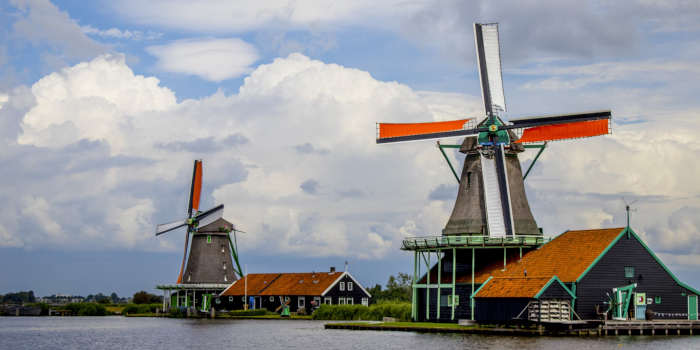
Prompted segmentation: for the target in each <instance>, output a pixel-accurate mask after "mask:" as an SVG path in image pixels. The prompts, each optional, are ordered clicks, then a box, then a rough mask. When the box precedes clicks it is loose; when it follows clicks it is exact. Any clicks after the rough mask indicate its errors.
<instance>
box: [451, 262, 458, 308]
mask: <svg viewBox="0 0 700 350" xmlns="http://www.w3.org/2000/svg"><path fill="white" fill-rule="evenodd" d="M456 276H457V249H455V248H452V319H453V320H454V319H455V285H456V283H457V281H455V278H456Z"/></svg>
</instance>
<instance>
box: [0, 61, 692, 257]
mask: <svg viewBox="0 0 700 350" xmlns="http://www.w3.org/2000/svg"><path fill="white" fill-rule="evenodd" d="M620 79H621V78H620ZM688 79H689V80H692V77H689V78H688ZM685 84H689V82H682V84H681V86H682V87H683V86H686V85H685ZM126 87H129V88H128V89H127V88H126ZM24 93H25V94H30V95H31V96H32V97H33V99H27V101H30V102H27V103H26V104H24V107H22V108H24V109H22V108H20V107H21V106H23V104H20V103H18V104H17V105H18V106H20V107H17V108H15V109H14V110H15V113H18V111H25V112H24V113H22V114H21V116H22V123H21V126H22V133H21V134H20V135H19V136H18V138H17V139H18V141H19V142H20V144H19V145H16V144H15V145H11V146H12V147H11V148H10V149H9V150H8V149H5V150H0V153H1V152H5V153H2V154H4V156H3V157H4V158H3V159H0V160H1V161H3V162H5V163H4V164H16V165H15V167H17V168H18V169H16V171H17V173H16V174H14V173H12V174H11V175H12V176H13V177H17V178H22V179H23V181H26V184H27V185H25V186H23V188H26V190H24V192H26V193H22V195H23V196H24V197H26V199H25V200H24V202H23V205H22V206H21V207H20V208H18V209H15V212H14V213H7V214H6V213H0V217H1V218H4V219H7V220H4V221H3V222H7V223H8V224H7V225H6V229H5V230H6V231H4V232H3V231H0V235H5V236H7V235H8V233H9V235H11V236H12V237H11V239H8V240H7V241H8V242H14V243H12V244H15V245H17V244H27V245H39V244H51V243H42V242H43V241H42V239H41V238H42V237H51V235H52V234H65V235H71V237H73V235H75V236H77V237H80V238H82V239H84V240H87V241H90V240H92V241H93V242H96V241H101V240H105V239H107V240H106V241H107V242H109V244H112V245H115V246H142V245H145V246H147V247H148V249H169V247H170V246H171V244H170V243H172V242H170V240H171V239H172V238H169V237H164V238H158V239H157V240H156V239H154V238H152V236H150V232H151V231H152V229H153V227H152V225H153V224H154V223H158V222H165V221H169V220H171V219H174V218H176V217H178V216H179V213H184V211H185V209H184V208H185V205H186V204H185V202H186V198H185V197H186V193H187V184H188V182H189V176H190V174H191V163H192V159H193V158H204V159H205V195H204V198H205V201H206V203H205V204H206V205H209V204H214V203H224V204H225V205H226V214H225V215H226V217H227V218H228V219H229V220H231V221H233V222H235V223H236V224H237V225H238V226H239V227H241V228H243V229H244V230H245V231H247V232H251V233H254V234H250V235H246V237H245V239H242V240H240V241H239V244H240V245H241V249H243V250H248V249H255V248H258V247H265V248H266V251H267V252H269V254H278V253H285V254H305V255H307V256H314V257H323V256H348V255H349V256H354V257H358V258H363V259H376V258H380V257H384V256H386V255H387V254H392V253H393V252H397V248H398V247H399V244H400V240H401V239H402V238H403V237H405V236H423V235H430V234H438V233H439V232H440V230H441V229H442V228H443V226H444V224H445V222H446V221H447V218H448V217H449V214H450V212H451V210H452V204H453V203H452V201H451V200H449V189H450V188H453V189H454V178H453V177H452V175H451V174H450V171H449V169H448V168H447V166H446V164H444V160H443V159H442V157H441V156H440V154H439V152H438V151H437V150H436V149H435V147H434V145H432V144H430V143H423V142H414V143H405V144H400V145H376V144H375V140H374V138H375V122H377V121H387V122H412V121H416V122H417V121H430V120H444V119H451V118H455V117H463V116H468V115H478V114H479V113H480V112H481V108H482V107H481V105H480V98H479V97H477V96H469V95H464V94H452V93H438V92H429V91H415V90H413V89H411V88H409V87H408V86H405V85H402V84H399V83H396V82H383V81H378V80H376V79H375V78H373V77H372V76H371V75H370V74H369V73H367V72H365V71H361V70H358V69H351V68H347V67H343V66H340V65H337V64H328V63H324V62H321V61H317V60H312V59H310V58H308V57H306V56H303V55H300V54H292V55H289V56H288V57H285V58H278V59H275V60H274V61H272V62H271V63H269V64H264V65H260V66H258V67H257V68H256V69H255V70H254V71H253V72H251V73H250V74H249V75H248V76H247V77H246V78H245V79H244V83H243V85H242V86H241V88H240V90H239V92H238V93H235V94H231V95H225V94H223V93H222V92H216V93H214V94H213V95H211V96H208V97H206V98H202V99H197V100H184V101H181V102H179V103H178V102H177V101H176V100H175V98H174V95H173V94H172V92H171V91H170V90H169V89H167V88H166V87H163V86H160V84H159V82H158V81H157V80H155V79H154V78H150V77H142V76H138V75H135V74H133V72H132V71H131V70H130V69H129V67H128V66H127V65H126V63H125V62H124V60H123V57H120V56H102V57H99V58H96V59H94V60H92V61H90V62H85V63H81V64H79V65H76V66H74V67H70V68H67V69H64V70H62V71H60V72H56V73H54V74H51V75H49V76H47V77H45V78H43V79H41V80H40V81H38V82H37V83H36V84H34V86H32V88H31V91H29V90H26V89H25V90H24ZM539 93H541V91H537V90H532V89H529V90H528V89H518V94H519V95H522V96H521V97H519V98H522V99H528V100H531V102H532V103H537V102H538V101H539V100H538V98H537V97H536V95H537V94H539ZM654 94H655V91H654V89H648V90H640V89H637V90H636V91H634V92H633V93H632V92H629V91H621V90H619V89H615V88H606V89H601V90H596V91H594V92H587V93H581V94H577V95H576V96H569V97H567V96H566V95H567V94H566V92H563V91H560V92H557V93H555V94H553V95H549V96H547V98H548V100H547V101H549V102H550V103H552V101H554V102H555V103H554V104H552V105H551V106H548V107H553V108H564V107H566V108H573V107H576V106H578V105H582V106H586V105H588V103H590V101H596V100H597V101H601V102H599V103H610V106H611V107H612V108H613V110H614V115H615V116H618V115H620V116H625V115H630V114H631V115H639V116H641V117H643V119H644V123H638V124H627V125H624V126H621V125H617V124H616V125H614V126H613V127H614V129H615V130H614V131H615V132H614V133H613V135H611V136H605V137H599V138H594V139H588V140H580V141H576V142H561V143H555V144H552V145H551V146H550V147H548V148H547V150H546V151H545V153H543V155H542V157H541V158H540V159H539V160H538V163H537V165H536V166H535V168H534V169H533V172H532V173H531V174H530V175H529V177H528V179H527V182H526V185H527V191H528V195H529V196H530V202H531V205H532V208H533V213H534V214H535V217H536V219H537V220H538V223H539V224H540V226H542V227H544V228H545V232H546V233H547V234H557V233H559V232H562V231H563V230H565V229H574V228H594V227H609V226H613V225H620V224H622V223H624V211H623V207H622V205H621V204H620V199H619V198H620V197H621V196H622V195H626V196H629V194H634V195H635V196H638V197H639V198H641V199H642V200H641V201H640V202H638V203H639V212H638V214H636V215H637V217H636V218H635V219H634V221H633V223H634V227H635V229H637V231H638V232H640V234H642V235H643V237H644V238H645V239H646V240H647V242H649V243H650V245H651V246H652V247H654V248H655V249H656V248H658V249H659V250H660V251H661V252H662V253H667V252H674V251H676V252H682V253H683V254H685V255H687V256H693V255H694V254H697V251H698V245H697V244H695V243H693V242H692V241H690V240H688V239H687V237H690V235H691V234H692V232H693V230H695V228H696V227H697V224H698V223H697V222H695V221H697V220H695V221H694V219H693V218H694V217H696V216H700V215H695V214H696V213H697V210H698V209H697V208H699V207H700V206H699V205H698V204H697V203H698V198H700V187H698V184H697V181H695V177H694V174H698V173H700V168H698V165H697V162H695V158H696V154H697V153H698V151H700V144H699V143H698V139H697V137H696V135H695V134H694V132H693V130H697V129H698V128H700V125H699V124H698V123H700V122H699V120H700V118H698V115H699V114H698V110H697V108H695V109H694V108H691V107H689V106H685V107H683V108H682V109H681V108H680V107H678V108H676V109H668V106H667V105H661V106H657V107H654V105H655V104H656V102H657V100H655V99H654V98H653V96H654ZM13 96H15V95H13V94H10V95H9V98H8V101H7V102H6V103H5V104H4V105H3V106H4V107H3V109H1V110H0V113H4V112H5V111H6V107H7V106H10V105H13V103H15V101H14V97H13ZM143 96H148V98H142V97H143ZM31 101H33V102H31ZM572 101H573V102H572ZM633 102H636V103H633ZM516 104H517V102H516ZM674 106H678V105H674ZM13 108H14V107H13ZM7 110H9V109H7ZM50 111H52V112H53V113H51V112H50ZM81 111H89V112H86V113H82V112H81ZM668 125H683V126H684V128H669V127H668ZM105 126H107V127H105ZM224 145H227V146H226V147H224ZM320 150H327V151H328V153H325V152H320ZM8 152H9V153H8ZM321 154H328V155H329V156H318V155H321ZM331 155H332V156H331ZM533 156H534V154H533V153H532V152H526V153H525V154H523V155H522V156H521V161H523V163H524V164H526V163H527V162H528V161H530V160H531V159H532V157H533ZM99 157H106V158H108V159H109V160H110V161H109V162H107V163H104V164H103V165H99V166H94V167H91V166H90V164H92V162H96V160H95V159H97V158H99ZM77 159H85V160H86V162H87V163H86V164H79V163H80V162H78V161H77ZM457 160H458V161H459V158H458V159H457ZM95 164H98V163H95ZM100 164H101V163H100ZM3 168H5V167H3ZM28 169H31V171H30V170H28ZM20 174H22V175H20ZM319 184H322V186H321V185H319ZM207 186H208V187H207ZM309 194H313V195H309ZM15 195H17V192H16V191H15V190H13V189H10V188H2V192H0V197H2V198H12V197H13V196H15ZM20 197H22V196H20ZM105 203H106V204H107V205H105ZM100 204H102V205H100ZM27 208H31V209H32V210H30V209H27ZM680 208H684V209H683V210H679V209H680ZM34 211H36V212H37V213H38V214H37V215H35V216H34V217H31V220H33V221H31V222H32V223H33V224H34V225H35V226H37V227H40V228H41V230H42V232H44V233H42V234H38V235H35V236H27V237H25V236H22V235H19V234H15V232H16V231H15V230H16V229H17V228H18V227H19V225H21V224H22V222H20V221H21V220H19V221H17V219H11V218H12V217H14V216H19V217H24V216H25V215H29V213H32V212H34ZM25 213H26V214H25ZM667 217H672V218H673V220H672V221H667V220H665V219H664V218H667ZM65 218H70V220H67V219H65ZM76 218H86V219H76ZM87 218H89V219H87ZM562 218H566V220H563V219H562ZM660 218H661V219H660ZM49 219H50V220H49ZM13 220H14V221H13ZM23 220H30V217H29V216H27V218H25V219H23ZM51 220H53V222H52V221H51ZM81 220H85V221H81ZM27 223H29V221H27ZM105 232H110V233H114V235H113V237H112V236H109V235H107V234H106V233H105ZM674 235H676V236H674ZM674 237H676V238H679V237H680V238H683V237H685V238H683V239H677V240H678V241H682V242H686V243H687V244H684V246H683V247H682V246H680V245H669V244H668V243H664V242H665V241H669V239H671V238H674ZM46 241H47V242H51V241H50V240H46ZM18 242H20V243H18ZM169 242H170V243H169ZM8 244H10V243H8ZM688 259H690V258H688ZM686 260H687V259H686ZM684 261H685V260H684ZM688 261H690V260H688Z"/></svg>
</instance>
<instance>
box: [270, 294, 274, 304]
mask: <svg viewBox="0 0 700 350" xmlns="http://www.w3.org/2000/svg"><path fill="white" fill-rule="evenodd" d="M268 300H270V302H271V303H274V302H275V297H273V296H272V295H270V298H268Z"/></svg>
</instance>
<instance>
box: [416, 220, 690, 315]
mask: <svg viewBox="0 0 700 350" xmlns="http://www.w3.org/2000/svg"><path fill="white" fill-rule="evenodd" d="M446 255H447V254H446ZM451 259H452V257H450V256H445V257H444V258H443V260H445V261H441V263H442V266H447V267H446V268H443V275H442V276H441V277H440V278H441V283H443V284H444V283H448V284H449V283H452V282H451V275H452V274H453V273H452V270H451V266H450V263H449V260H451ZM456 268H457V269H456V271H455V274H454V275H455V279H456V281H455V282H456V283H455V284H456V290H455V295H456V297H455V301H456V303H455V306H454V307H455V309H456V310H455V314H456V315H458V317H456V318H462V319H468V318H471V319H472V320H476V321H480V322H508V321H513V320H529V321H537V322H556V321H563V320H577V319H583V320H587V319H588V320H590V319H599V318H607V319H613V318H614V319H646V318H648V317H652V318H654V319H690V320H697V319H698V301H697V299H698V295H700V292H698V290H696V289H694V288H692V287H690V286H689V285H687V284H685V283H683V282H681V281H680V280H678V278H676V276H674V275H673V273H672V272H671V271H670V270H669V269H668V268H667V267H666V266H665V265H664V264H663V262H662V261H661V260H660V259H659V258H658V257H657V256H656V254H654V252H653V251H652V250H651V249H650V248H649V247H648V246H647V245H646V244H645V243H644V241H643V240H642V239H641V238H640V237H639V236H638V235H637V234H636V233H635V232H634V231H633V230H632V229H631V228H629V227H627V228H613V229H598V230H578V231H567V232H564V233H562V234H561V235H559V236H557V237H556V238H554V239H552V240H551V241H549V242H547V243H545V244H543V245H542V246H541V247H539V248H538V249H534V250H530V251H527V252H525V253H524V254H523V255H522V257H518V256H517V255H515V256H512V255H510V254H509V255H507V256H505V257H504V259H503V262H501V263H498V262H495V263H490V264H482V265H478V266H476V268H475V272H474V277H473V279H472V278H471V276H470V274H469V273H468V272H467V271H469V269H471V266H460V264H457V265H456ZM437 270H438V269H437V264H436V266H433V268H431V269H430V272H431V273H432V276H431V277H430V279H427V274H426V275H424V276H423V277H422V279H420V280H417V284H420V283H426V281H430V283H429V285H430V284H437V285H439V283H437V279H438V276H436V275H437ZM445 270H446V272H445ZM472 281H473V284H472V283H470V282H472ZM446 287H447V285H445V287H443V288H444V289H443V291H444V292H443V293H441V294H446V295H442V297H443V299H445V300H443V301H442V302H441V303H440V304H438V303H437V293H430V294H424V293H420V294H419V295H418V296H417V298H416V301H417V303H418V305H417V307H416V309H417V316H418V317H417V320H421V321H422V320H428V321H441V322H450V321H451V322H455V321H456V320H454V319H450V313H449V312H448V311H449V308H450V307H452V300H449V297H450V295H449V293H451V289H449V288H446ZM471 288H473V290H474V292H473V293H470V291H469V290H470V289H471ZM445 292H446V293H445ZM426 295H429V296H430V299H428V301H427V303H426ZM460 299H461V301H460ZM436 305H440V307H442V308H443V309H444V310H443V312H442V316H440V317H437V315H439V314H438V313H437V312H436V310H435V309H436Z"/></svg>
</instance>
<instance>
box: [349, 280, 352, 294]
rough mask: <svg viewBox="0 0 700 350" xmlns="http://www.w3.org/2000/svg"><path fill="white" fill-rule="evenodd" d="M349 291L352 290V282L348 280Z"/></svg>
mask: <svg viewBox="0 0 700 350" xmlns="http://www.w3.org/2000/svg"><path fill="white" fill-rule="evenodd" d="M348 292H352V282H348Z"/></svg>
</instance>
